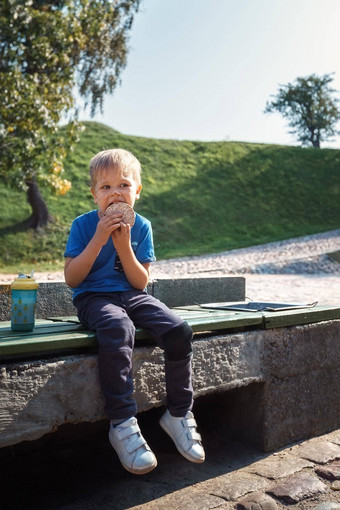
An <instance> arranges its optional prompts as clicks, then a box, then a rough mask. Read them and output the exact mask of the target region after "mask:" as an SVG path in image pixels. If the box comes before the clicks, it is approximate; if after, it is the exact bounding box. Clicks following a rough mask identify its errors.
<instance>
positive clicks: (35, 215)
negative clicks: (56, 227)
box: [24, 181, 52, 229]
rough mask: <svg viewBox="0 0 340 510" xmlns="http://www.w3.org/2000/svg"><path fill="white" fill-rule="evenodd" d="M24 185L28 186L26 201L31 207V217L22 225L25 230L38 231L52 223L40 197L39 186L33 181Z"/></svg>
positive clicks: (45, 205) (44, 203)
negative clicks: (32, 229)
mask: <svg viewBox="0 0 340 510" xmlns="http://www.w3.org/2000/svg"><path fill="white" fill-rule="evenodd" d="M26 184H27V186H28V189H27V200H28V203H29V204H30V206H31V207H32V215H31V216H30V217H29V218H28V219H27V220H26V221H25V222H24V223H25V225H26V227H27V228H34V229H38V228H40V227H44V226H45V225H47V224H48V223H49V222H50V221H52V217H51V216H50V213H49V212H48V208H47V204H46V202H45V200H44V199H43V197H42V196H41V193H40V189H39V186H38V184H37V183H36V182H35V181H27V182H26Z"/></svg>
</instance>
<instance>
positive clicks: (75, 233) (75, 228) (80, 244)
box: [64, 220, 87, 258]
mask: <svg viewBox="0 0 340 510" xmlns="http://www.w3.org/2000/svg"><path fill="white" fill-rule="evenodd" d="M86 244H87V243H86V242H85V240H84V238H83V235H82V233H81V229H80V228H79V223H78V221H77V220H74V221H73V223H72V226H71V230H70V235H69V237H68V240H67V244H66V249H65V253H64V257H72V258H74V257H77V256H78V255H80V253H81V252H82V251H83V250H84V249H85V247H86Z"/></svg>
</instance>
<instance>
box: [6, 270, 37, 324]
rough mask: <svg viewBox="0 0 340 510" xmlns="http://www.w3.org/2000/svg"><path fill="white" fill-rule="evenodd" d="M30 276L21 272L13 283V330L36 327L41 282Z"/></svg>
mask: <svg viewBox="0 0 340 510" xmlns="http://www.w3.org/2000/svg"><path fill="white" fill-rule="evenodd" d="M33 273H34V272H33V271H32V272H31V274H30V276H26V275H25V274H22V273H20V274H19V276H18V277H17V278H15V280H14V281H13V282H12V284H11V295H12V318H11V328H12V330H13V331H31V330H32V329H33V328H34V313H35V304H36V298H37V288H38V286H39V284H38V283H37V282H36V281H35V279H34V278H33Z"/></svg>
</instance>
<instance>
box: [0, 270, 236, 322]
mask: <svg viewBox="0 0 340 510" xmlns="http://www.w3.org/2000/svg"><path fill="white" fill-rule="evenodd" d="M147 290H148V293H149V294H151V295H153V296H155V297H156V298H157V299H159V300H161V301H163V302H164V303H165V304H166V305H168V306H170V307H172V306H183V305H192V304H195V303H210V302H221V301H242V300H244V299H245V278H244V277H229V276H227V277H220V278H193V279H177V280H167V279H164V280H154V281H151V282H150V283H149V285H148V287H147ZM63 315H65V316H71V315H76V309H75V307H74V306H73V303H72V291H71V289H70V288H69V287H68V286H67V285H66V283H65V282H42V283H40V284H39V288H38V292H37V308H36V318H37V319H45V318H46V317H58V316H63ZM10 319H11V287H10V285H8V284H1V283H0V321H9V320H10Z"/></svg>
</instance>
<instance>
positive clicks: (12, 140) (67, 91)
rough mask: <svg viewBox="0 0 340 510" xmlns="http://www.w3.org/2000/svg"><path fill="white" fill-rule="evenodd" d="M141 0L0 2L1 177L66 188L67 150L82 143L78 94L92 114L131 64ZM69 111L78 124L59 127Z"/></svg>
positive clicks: (11, 181) (20, 183) (20, 184)
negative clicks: (130, 45)
mask: <svg viewBox="0 0 340 510" xmlns="http://www.w3.org/2000/svg"><path fill="white" fill-rule="evenodd" d="M138 4H139V0H124V1H114V0H58V1H54V0H7V1H2V2H1V3H0V34H1V36H0V99H1V100H0V149H1V159H0V177H1V178H2V180H3V181H5V182H8V183H9V184H10V185H12V186H18V187H21V188H22V189H27V187H28V185H29V183H30V182H31V181H38V182H40V183H42V184H44V183H45V184H46V183H48V184H49V185H51V186H52V188H54V189H55V190H56V191H58V192H60V193H65V192H66V191H67V190H68V189H69V187H70V181H67V180H66V179H62V178H61V174H62V173H63V171H64V169H63V159H64V157H65V155H66V152H67V151H68V150H69V149H70V147H71V146H72V145H73V144H74V143H75V142H76V141H77V139H78V134H79V129H80V126H79V125H78V123H77V122H76V120H75V118H76V112H75V110H74V98H73V93H74V90H75V89H76V88H78V89H79V92H80V95H82V96H84V97H85V98H86V100H87V101H88V102H90V103H91V108H92V112H93V113H94V112H95V111H96V109H98V108H100V107H101V106H102V101H103V96H104V95H105V94H106V93H108V92H112V91H113V89H114V87H115V86H116V84H117V80H118V78H119V75H120V72H121V70H122V68H123V67H124V66H125V64H126V54H127V33H128V31H129V29H130V27H131V23H132V20H133V13H134V12H135V11H136V10H137V8H138ZM67 115H69V116H70V119H73V122H69V123H68V125H67V128H64V129H63V130H62V131H61V130H60V123H61V120H63V119H65V118H66V116H67Z"/></svg>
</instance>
